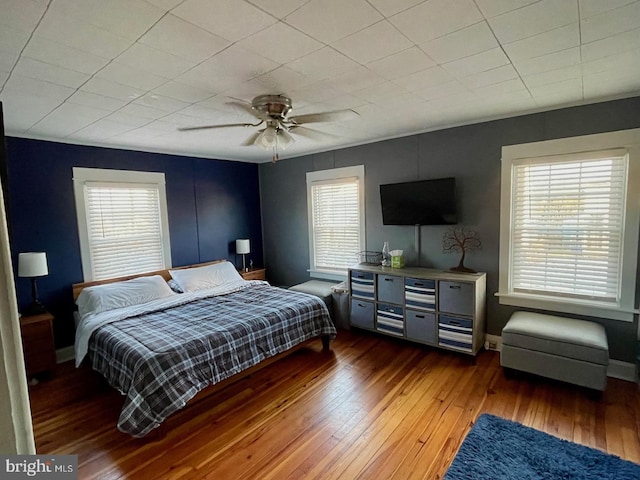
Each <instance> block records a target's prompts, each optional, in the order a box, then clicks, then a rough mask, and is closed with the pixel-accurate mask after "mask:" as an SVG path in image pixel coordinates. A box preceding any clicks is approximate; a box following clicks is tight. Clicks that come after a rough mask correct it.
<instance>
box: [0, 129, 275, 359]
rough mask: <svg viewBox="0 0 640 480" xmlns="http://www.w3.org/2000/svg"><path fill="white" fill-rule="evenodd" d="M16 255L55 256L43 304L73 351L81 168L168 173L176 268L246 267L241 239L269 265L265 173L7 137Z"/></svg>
mask: <svg viewBox="0 0 640 480" xmlns="http://www.w3.org/2000/svg"><path fill="white" fill-rule="evenodd" d="M7 160H8V162H7V163H8V173H9V197H10V211H9V216H10V221H11V224H12V234H11V251H12V253H13V262H14V267H15V268H16V269H17V257H18V253H19V252H30V251H44V252H47V259H48V263H49V275H48V276H46V277H43V278H40V279H38V293H39V297H40V300H41V301H42V303H43V304H44V305H45V306H46V307H47V308H48V309H49V310H50V311H51V312H52V313H53V315H54V316H55V321H54V328H55V335H56V346H57V347H58V348H60V347H63V346H67V345H72V344H73V338H74V328H73V319H72V312H73V298H72V294H71V285H72V284H73V283H78V282H82V281H84V279H83V277H82V262H81V259H80V242H79V239H78V227H77V220H76V209H75V199H74V194H73V178H72V177H73V173H72V169H73V167H93V168H111V169H118V170H139V171H147V172H163V173H164V174H165V180H166V190H167V204H168V210H169V212H168V213H169V233H170V238H171V257H172V264H173V266H174V267H177V266H182V265H189V264H193V263H199V262H206V261H209V260H215V259H221V258H226V259H228V260H231V261H233V262H234V263H236V265H239V262H241V259H238V258H236V255H235V239H237V238H249V239H251V250H252V251H251V254H250V255H249V256H248V258H251V259H253V262H254V264H255V265H256V266H262V265H263V260H262V258H263V257H262V233H261V223H260V194H259V181H258V167H257V165H255V164H248V163H242V162H229V161H222V160H207V159H201V158H192V157H181V156H176V155H163V154H155V153H145V152H134V151H129V150H116V149H110V148H98V147H87V146H79V145H68V144H63V143H54V142H45V141H39V140H30V139H23V138H13V137H8V138H7ZM16 288H17V293H18V304H19V306H20V307H21V308H22V307H24V306H26V305H27V304H28V303H29V302H30V300H31V289H30V283H29V280H28V279H25V278H17V277H16Z"/></svg>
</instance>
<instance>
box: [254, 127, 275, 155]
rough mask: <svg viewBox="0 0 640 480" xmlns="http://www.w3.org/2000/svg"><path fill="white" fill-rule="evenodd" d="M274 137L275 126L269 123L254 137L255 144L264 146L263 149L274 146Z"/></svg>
mask: <svg viewBox="0 0 640 480" xmlns="http://www.w3.org/2000/svg"><path fill="white" fill-rule="evenodd" d="M276 139H277V131H276V127H274V126H273V125H269V126H268V127H267V128H265V129H264V130H263V131H262V133H261V134H260V135H259V136H258V138H257V139H256V145H258V146H260V147H262V148H264V149H265V150H270V149H272V148H273V147H275V146H276Z"/></svg>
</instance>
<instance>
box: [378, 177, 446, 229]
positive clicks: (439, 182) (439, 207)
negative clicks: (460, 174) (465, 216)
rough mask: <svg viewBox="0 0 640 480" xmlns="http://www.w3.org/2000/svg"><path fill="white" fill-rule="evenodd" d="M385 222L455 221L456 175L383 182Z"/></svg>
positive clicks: (381, 186)
mask: <svg viewBox="0 0 640 480" xmlns="http://www.w3.org/2000/svg"><path fill="white" fill-rule="evenodd" d="M380 201H381V203H382V223H383V224H384V225H454V224H456V223H457V222H458V219H457V215H456V179H455V178H453V177H450V178H437V179H432V180H418V181H415V182H404V183H389V184H386V185H380Z"/></svg>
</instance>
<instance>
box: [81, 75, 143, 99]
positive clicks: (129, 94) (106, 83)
mask: <svg viewBox="0 0 640 480" xmlns="http://www.w3.org/2000/svg"><path fill="white" fill-rule="evenodd" d="M80 90H81V91H87V92H91V93H95V94H97V95H103V96H105V97H111V98H116V99H119V100H124V101H127V102H129V101H131V100H135V99H136V98H138V97H141V96H142V95H144V94H145V93H146V90H141V89H139V88H135V87H132V86H131V85H124V84H122V83H117V82H112V81H111V80H107V79H105V78H98V77H93V78H92V79H91V80H89V81H88V82H87V83H85V84H84V85H83V86H82V87H81V88H80Z"/></svg>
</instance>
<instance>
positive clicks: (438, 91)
mask: <svg viewBox="0 0 640 480" xmlns="http://www.w3.org/2000/svg"><path fill="white" fill-rule="evenodd" d="M468 91H469V90H468V89H467V88H466V87H465V86H464V85H462V84H461V83H460V82H459V81H458V80H453V81H451V82H447V83H441V84H440V85H434V86H432V87H428V88H425V89H422V90H420V91H419V92H416V95H417V96H418V97H419V98H421V99H423V100H435V99H438V98H445V97H455V96H458V95H462V94H464V93H467V92H468Z"/></svg>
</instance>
